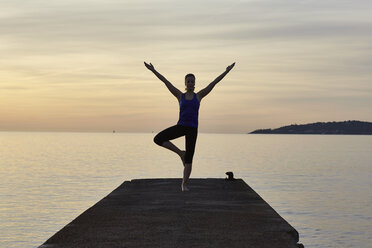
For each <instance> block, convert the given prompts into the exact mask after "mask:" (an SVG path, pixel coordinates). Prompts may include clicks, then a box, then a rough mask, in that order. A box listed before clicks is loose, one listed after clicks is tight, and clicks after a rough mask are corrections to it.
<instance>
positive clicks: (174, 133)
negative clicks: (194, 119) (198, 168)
mask: <svg viewBox="0 0 372 248" xmlns="http://www.w3.org/2000/svg"><path fill="white" fill-rule="evenodd" d="M181 136H185V139H186V145H185V146H186V154H185V163H186V164H191V163H192V158H193V157H194V152H195V144H196V137H197V136H198V128H196V127H186V126H181V125H175V126H172V127H169V128H167V129H165V130H163V131H161V132H160V133H158V134H157V135H156V136H155V138H154V142H155V143H156V144H158V145H159V146H161V145H162V144H163V143H164V142H165V141H169V140H173V139H176V138H179V137H181Z"/></svg>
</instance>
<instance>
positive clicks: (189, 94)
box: [144, 62, 235, 191]
mask: <svg viewBox="0 0 372 248" xmlns="http://www.w3.org/2000/svg"><path fill="white" fill-rule="evenodd" d="M144 63H145V66H146V67H147V69H149V70H150V71H152V72H153V73H154V74H155V75H156V76H157V77H158V78H159V79H160V80H161V81H163V82H164V84H165V86H167V88H168V90H169V91H170V92H171V93H172V94H173V95H174V96H175V97H176V98H177V100H178V102H179V104H180V115H179V120H178V122H177V125H175V126H172V127H169V128H167V129H165V130H163V131H161V132H160V133H158V134H157V135H156V136H155V138H154V142H155V143H156V144H158V145H159V146H162V147H164V148H167V149H169V150H171V151H173V152H175V153H177V154H178V155H179V156H180V158H181V159H182V162H183V166H184V170H183V180H182V184H181V189H182V191H188V190H189V189H188V188H187V187H186V183H187V181H188V179H189V177H190V174H191V168H192V158H193V156H194V151H195V144H196V137H197V135H198V116H199V106H200V101H201V100H202V99H203V98H204V97H205V96H206V95H208V94H209V92H211V90H212V89H213V88H214V86H215V85H216V84H217V83H218V82H219V81H221V79H222V78H224V77H225V76H226V74H227V73H229V71H230V70H231V69H232V68H233V67H234V65H235V63H233V64H231V65H230V66H228V67H227V68H226V71H224V72H223V73H222V74H221V75H219V76H218V77H217V78H216V79H215V80H214V81H213V82H211V83H210V84H209V85H208V86H207V87H206V88H204V89H202V90H201V91H199V92H198V93H195V92H194V89H195V76H194V75H193V74H187V75H186V76H185V86H186V92H185V93H182V92H181V91H180V90H179V89H177V88H176V87H174V86H173V85H172V84H171V83H170V82H169V81H168V80H167V79H166V78H165V77H164V76H163V75H161V74H160V73H159V72H157V71H156V70H155V68H154V66H153V65H152V64H151V63H150V64H147V63H146V62H144ZM181 136H185V139H186V149H185V151H181V150H180V149H179V148H178V147H177V146H175V145H174V144H173V143H172V142H170V141H169V140H173V139H176V138H179V137H181Z"/></svg>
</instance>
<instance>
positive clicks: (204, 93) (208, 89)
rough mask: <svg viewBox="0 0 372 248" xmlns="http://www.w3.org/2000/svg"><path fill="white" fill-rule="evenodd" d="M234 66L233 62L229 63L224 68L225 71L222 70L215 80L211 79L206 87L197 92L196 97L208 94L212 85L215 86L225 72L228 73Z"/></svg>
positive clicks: (201, 97)
mask: <svg viewBox="0 0 372 248" xmlns="http://www.w3.org/2000/svg"><path fill="white" fill-rule="evenodd" d="M234 66H235V62H234V63H233V64H231V65H229V66H228V67H227V68H226V71H224V72H223V73H222V74H221V75H219V76H218V77H217V78H216V79H215V80H213V82H212V83H210V84H209V85H208V86H207V87H205V88H204V89H202V90H201V91H199V92H198V93H197V95H198V98H199V100H201V99H203V97H205V96H206V95H208V94H209V92H211V91H212V89H213V88H214V86H216V84H217V83H218V82H219V81H221V80H222V79H223V78H224V77H225V76H226V74H227V73H229V71H231V69H232V68H233V67H234Z"/></svg>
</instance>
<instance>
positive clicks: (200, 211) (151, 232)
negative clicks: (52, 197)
mask: <svg viewBox="0 0 372 248" xmlns="http://www.w3.org/2000/svg"><path fill="white" fill-rule="evenodd" d="M180 184H181V179H138V180H132V181H126V182H124V183H123V184H122V185H121V186H119V187H118V188H117V189H115V190H114V191H113V192H112V193H111V194H109V195H108V196H106V197H105V198H103V199H102V200H101V201H99V202H98V203H96V204H95V205H94V206H93V207H91V208H89V209H88V210H86V211H85V212H84V213H82V214H81V215H80V216H78V217H77V218H76V219H75V220H73V221H72V222H71V223H70V224H68V225H67V226H65V227H64V228H63V229H62V230H60V231H59V232H57V233H56V234H55V235H54V236H52V237H51V238H50V239H49V240H47V241H46V242H45V243H44V244H43V245H41V246H40V248H47V247H58V248H59V247H61V248H62V247H94V248H100V247H123V248H124V247H127V248H131V247H180V248H183V247H214V248H218V247H224V248H225V247H260V248H265V247H270V248H275V247H278V248H279V247H283V248H284V247H285V248H291V247H293V248H297V247H301V246H299V245H298V244H297V242H298V232H297V231H296V230H295V229H294V228H293V227H292V226H291V225H289V224H288V223H287V222H286V221H285V220H284V219H283V218H282V217H280V216H279V214H277V213H276V212H275V211H274V209H273V208H271V207H270V206H269V204H267V203H266V202H265V201H264V200H263V199H262V198H261V197H260V196H259V195H258V194H257V193H256V192H255V191H254V190H252V189H251V188H250V187H249V186H248V185H247V184H246V183H245V182H244V181H243V180H241V179H237V180H234V181H228V180H224V179H191V180H190V182H189V188H190V191H189V192H181V191H180Z"/></svg>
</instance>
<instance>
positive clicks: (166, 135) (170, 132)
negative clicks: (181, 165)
mask: <svg viewBox="0 0 372 248" xmlns="http://www.w3.org/2000/svg"><path fill="white" fill-rule="evenodd" d="M183 135H185V131H184V130H183V129H182V127H180V126H178V125H175V126H172V127H169V128H167V129H165V130H163V131H161V132H160V133H158V134H157V135H156V136H155V137H154V142H155V143H156V144H158V145H159V146H162V147H164V148H166V149H168V150H171V151H173V152H175V153H177V154H178V155H179V156H180V157H181V159H182V161H183V157H184V153H185V152H184V151H181V150H180V149H179V148H178V147H177V146H175V145H174V144H173V143H172V142H170V141H169V140H173V139H176V138H179V137H181V136H183Z"/></svg>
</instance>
